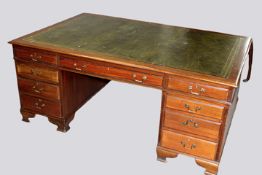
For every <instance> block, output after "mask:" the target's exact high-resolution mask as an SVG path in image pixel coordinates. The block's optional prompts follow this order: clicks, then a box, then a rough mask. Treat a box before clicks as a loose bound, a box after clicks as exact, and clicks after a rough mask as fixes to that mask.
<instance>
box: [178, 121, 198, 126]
mask: <svg viewBox="0 0 262 175" xmlns="http://www.w3.org/2000/svg"><path fill="white" fill-rule="evenodd" d="M181 125H183V126H192V127H194V128H198V127H199V124H198V123H197V122H195V121H194V120H187V121H185V122H182V123H181Z"/></svg>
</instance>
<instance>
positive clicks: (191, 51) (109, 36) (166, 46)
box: [23, 14, 247, 78]
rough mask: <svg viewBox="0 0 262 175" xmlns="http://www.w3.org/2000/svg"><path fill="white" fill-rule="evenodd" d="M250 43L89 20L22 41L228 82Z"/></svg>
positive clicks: (145, 25)
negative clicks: (236, 60) (243, 46)
mask: <svg viewBox="0 0 262 175" xmlns="http://www.w3.org/2000/svg"><path fill="white" fill-rule="evenodd" d="M246 39H247V38H246V37H241V36H233V35H227V34H221V33H215V32H207V31H201V30H195V29H188V28H182V27H173V26H167V25H161V24H155V23H147V22H141V21H134V20H127V19H121V18H114V17H107V16H101V15H92V14H84V15H80V16H77V17H75V18H73V19H71V20H68V21H66V22H64V23H60V24H59V25H55V26H53V27H51V28H48V29H46V30H43V31H41V32H38V33H35V34H32V35H29V36H27V37H25V38H23V40H26V41H28V42H33V43H41V44H49V45H51V46H54V47H59V48H67V49H72V50H75V51H87V52H90V53H96V54H98V55H101V56H103V55H109V56H113V57H119V58H121V59H127V60H132V61H137V62H142V63H147V64H154V65H158V66H165V67H170V68H177V69H183V70H189V71H193V72H199V73H204V74H208V75H214V76H218V77H223V78H226V77H227V76H228V74H229V73H230V71H231V69H232V63H233V61H234V60H233V59H234V58H235V55H236V54H237V53H238V51H239V47H240V45H241V44H243V43H244V42H245V41H246Z"/></svg>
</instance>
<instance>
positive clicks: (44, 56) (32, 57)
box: [14, 47, 57, 65]
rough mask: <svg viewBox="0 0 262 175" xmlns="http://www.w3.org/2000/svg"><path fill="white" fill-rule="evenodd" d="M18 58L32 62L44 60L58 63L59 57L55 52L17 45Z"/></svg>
mask: <svg viewBox="0 0 262 175" xmlns="http://www.w3.org/2000/svg"><path fill="white" fill-rule="evenodd" d="M14 54H15V57H16V58H19V59H23V60H26V61H32V62H43V63H48V64H54V65H57V57H56V55H55V54H54V53H49V52H46V51H40V50H37V49H31V48H24V47H17V48H14Z"/></svg>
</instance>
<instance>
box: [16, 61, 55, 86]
mask: <svg viewBox="0 0 262 175" xmlns="http://www.w3.org/2000/svg"><path fill="white" fill-rule="evenodd" d="M16 69H17V74H18V75H20V76H24V77H28V78H33V79H38V80H44V81H51V82H53V83H58V82H59V76H58V70H53V69H47V68H44V67H40V66H37V65H32V64H24V63H20V62H17V63H16Z"/></svg>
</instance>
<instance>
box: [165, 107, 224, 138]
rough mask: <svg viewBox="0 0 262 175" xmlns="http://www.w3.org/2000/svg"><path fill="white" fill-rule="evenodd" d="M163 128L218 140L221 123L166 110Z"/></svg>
mask: <svg viewBox="0 0 262 175" xmlns="http://www.w3.org/2000/svg"><path fill="white" fill-rule="evenodd" d="M163 126H164V127H167V128H170V129H175V130H179V131H184V132H188V133H191V134H196V135H200V136H203V137H208V138H212V139H215V140H218V138H219V131H220V126H221V123H218V122H213V121H209V120H204V119H201V118H197V117H196V116H195V115H186V114H185V113H182V112H178V111H175V110H171V109H166V110H165V117H164V123H163Z"/></svg>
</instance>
